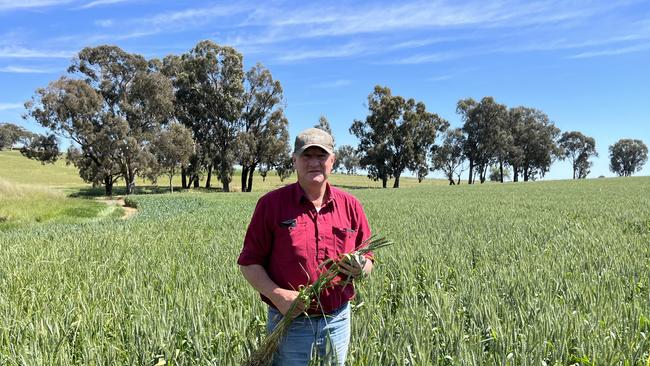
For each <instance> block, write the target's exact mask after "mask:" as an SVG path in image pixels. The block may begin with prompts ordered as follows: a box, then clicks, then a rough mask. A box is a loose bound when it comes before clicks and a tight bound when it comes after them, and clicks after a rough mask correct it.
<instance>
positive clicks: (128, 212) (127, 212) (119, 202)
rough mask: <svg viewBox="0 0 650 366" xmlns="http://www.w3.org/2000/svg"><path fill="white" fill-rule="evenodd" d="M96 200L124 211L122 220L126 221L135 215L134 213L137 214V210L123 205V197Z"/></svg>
mask: <svg viewBox="0 0 650 366" xmlns="http://www.w3.org/2000/svg"><path fill="white" fill-rule="evenodd" d="M97 200H98V201H100V202H104V203H105V204H107V205H115V206H120V207H122V209H123V210H124V215H122V220H126V219H128V218H129V217H131V216H133V215H135V213H136V212H138V209H136V208H133V207H127V206H126V204H125V203H124V197H120V196H115V197H112V198H98V199H97Z"/></svg>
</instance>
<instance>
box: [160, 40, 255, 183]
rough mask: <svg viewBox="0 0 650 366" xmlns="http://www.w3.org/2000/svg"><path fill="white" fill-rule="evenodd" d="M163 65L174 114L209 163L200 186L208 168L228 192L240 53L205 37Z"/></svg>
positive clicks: (240, 77)
mask: <svg viewBox="0 0 650 366" xmlns="http://www.w3.org/2000/svg"><path fill="white" fill-rule="evenodd" d="M167 65H171V66H169V67H170V68H171V69H172V70H173V71H174V70H175V73H176V75H175V77H174V86H175V88H176V100H177V105H176V116H177V118H178V119H179V120H180V121H181V122H182V123H183V124H184V125H186V126H188V127H190V129H191V130H192V132H193V135H194V139H195V141H196V142H197V144H198V145H199V148H200V151H201V153H202V154H203V155H204V157H205V158H206V160H207V161H208V164H209V166H208V179H207V181H206V186H209V185H210V179H209V178H210V176H211V170H212V167H213V166H214V167H215V169H216V171H217V174H218V178H219V180H220V181H221V183H222V185H223V190H224V191H226V192H228V191H230V182H231V181H232V175H233V166H234V164H235V161H236V158H237V149H238V146H237V134H238V133H239V131H240V129H241V120H240V115H241V113H242V107H243V105H244V103H243V98H242V95H243V93H244V83H243V79H244V71H243V68H242V55H241V54H240V53H239V52H237V50H235V49H234V48H232V47H228V46H220V45H218V44H216V43H214V42H212V41H209V40H205V41H201V42H199V43H198V44H197V45H196V46H195V47H194V48H192V49H191V50H190V51H189V52H187V53H185V54H183V55H182V56H181V57H180V59H174V58H170V59H168V60H167ZM197 160H201V159H197Z"/></svg>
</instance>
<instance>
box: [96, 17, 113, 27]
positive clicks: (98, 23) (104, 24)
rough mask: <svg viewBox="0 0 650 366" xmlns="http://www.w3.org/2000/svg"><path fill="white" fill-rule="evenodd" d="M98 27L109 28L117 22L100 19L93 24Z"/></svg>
mask: <svg viewBox="0 0 650 366" xmlns="http://www.w3.org/2000/svg"><path fill="white" fill-rule="evenodd" d="M93 23H94V24H95V25H96V26H98V27H103V28H108V27H110V26H112V25H113V24H114V23H115V22H114V21H113V19H98V20H95V21H94V22H93Z"/></svg>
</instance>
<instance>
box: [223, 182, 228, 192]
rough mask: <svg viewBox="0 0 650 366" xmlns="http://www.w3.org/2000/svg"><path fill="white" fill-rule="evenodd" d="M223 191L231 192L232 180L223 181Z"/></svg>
mask: <svg viewBox="0 0 650 366" xmlns="http://www.w3.org/2000/svg"><path fill="white" fill-rule="evenodd" d="M223 191H224V192H230V182H228V181H224V182H223Z"/></svg>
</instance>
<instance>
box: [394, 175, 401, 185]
mask: <svg viewBox="0 0 650 366" xmlns="http://www.w3.org/2000/svg"><path fill="white" fill-rule="evenodd" d="M399 176H400V174H395V181H394V182H393V188H399Z"/></svg>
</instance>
